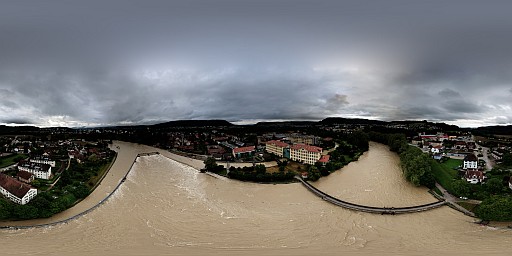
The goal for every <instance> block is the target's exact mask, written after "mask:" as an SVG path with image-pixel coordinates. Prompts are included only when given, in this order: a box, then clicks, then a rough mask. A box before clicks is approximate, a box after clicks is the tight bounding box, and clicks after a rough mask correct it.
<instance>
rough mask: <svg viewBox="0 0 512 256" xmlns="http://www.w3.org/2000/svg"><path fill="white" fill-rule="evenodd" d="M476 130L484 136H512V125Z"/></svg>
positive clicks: (485, 127)
mask: <svg viewBox="0 0 512 256" xmlns="http://www.w3.org/2000/svg"><path fill="white" fill-rule="evenodd" d="M475 130H476V131H477V132H479V133H482V134H498V135H512V125H495V126H484V127H478V128H476V129H475Z"/></svg>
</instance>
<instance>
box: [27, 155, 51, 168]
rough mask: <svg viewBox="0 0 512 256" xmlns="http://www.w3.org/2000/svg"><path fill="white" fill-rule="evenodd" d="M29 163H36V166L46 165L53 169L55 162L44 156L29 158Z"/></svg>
mask: <svg viewBox="0 0 512 256" xmlns="http://www.w3.org/2000/svg"><path fill="white" fill-rule="evenodd" d="M29 161H30V162H31V163H36V164H47V165H50V166H51V167H53V168H55V161H54V160H51V159H50V158H48V157H44V156H37V157H31V158H30V160H29Z"/></svg>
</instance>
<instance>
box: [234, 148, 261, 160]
mask: <svg viewBox="0 0 512 256" xmlns="http://www.w3.org/2000/svg"><path fill="white" fill-rule="evenodd" d="M255 151H256V147H255V146H248V147H241V148H234V149H233V157H235V158H242V157H249V156H253V155H254V153H255Z"/></svg>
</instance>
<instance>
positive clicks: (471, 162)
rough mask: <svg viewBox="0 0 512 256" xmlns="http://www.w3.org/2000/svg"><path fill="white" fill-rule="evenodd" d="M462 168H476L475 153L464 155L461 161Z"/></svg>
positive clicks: (476, 159)
mask: <svg viewBox="0 0 512 256" xmlns="http://www.w3.org/2000/svg"><path fill="white" fill-rule="evenodd" d="M462 168H463V169H464V170H468V169H475V170H476V169H478V158H477V157H476V156H475V154H473V153H471V154H467V155H466V157H464V161H463V167H462Z"/></svg>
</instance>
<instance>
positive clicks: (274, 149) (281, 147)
mask: <svg viewBox="0 0 512 256" xmlns="http://www.w3.org/2000/svg"><path fill="white" fill-rule="evenodd" d="M289 147H290V145H288V144H287V143H284V142H282V141H279V140H271V141H267V142H266V143H265V150H266V151H267V152H268V153H271V154H274V155H276V156H279V157H284V156H285V149H286V148H289Z"/></svg>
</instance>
